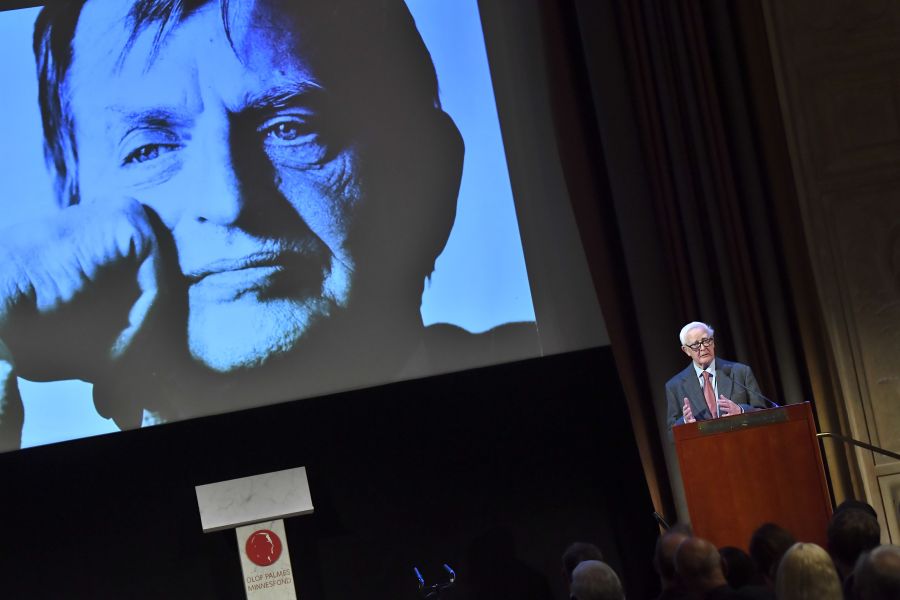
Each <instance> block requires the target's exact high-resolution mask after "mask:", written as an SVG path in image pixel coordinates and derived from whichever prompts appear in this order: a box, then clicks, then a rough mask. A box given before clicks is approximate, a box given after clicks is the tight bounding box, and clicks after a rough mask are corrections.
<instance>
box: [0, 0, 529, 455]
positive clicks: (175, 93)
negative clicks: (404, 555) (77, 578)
mask: <svg viewBox="0 0 900 600" xmlns="http://www.w3.org/2000/svg"><path fill="white" fill-rule="evenodd" d="M0 51H2V55H3V56H4V64H3V65H2V66H0V80H2V81H3V86H4V94H3V95H2V97H0V115H2V119H3V123H2V126H0V208H2V214H3V221H2V223H0V378H2V381H0V384H2V385H3V387H2V398H0V449H3V450H9V449H14V448H18V447H24V446H33V445H39V444H45V443H50V442H54V441H60V440H66V439H72V438H78V437H84V436H89V435H96V434H100V433H106V432H111V431H116V430H119V429H132V428H137V427H141V426H147V425H153V424H160V423H166V422H171V421H178V420H181V419H186V418H191V417H196V416H202V415H210V414H217V413H222V412H228V411H233V410H241V409H245V408H250V407H254V406H261V405H265V404H270V403H274V402H284V401H291V400H296V399H300V398H306V397H311V396H318V395H323V394H328V393H333V392H337V391H343V390H349V389H356V388H360V387H366V386H371V385H378V384H383V383H389V382H393V381H399V380H404V379H410V378H417V377H424V376H428V375H432V374H436V373H443V372H449V371H455V370H460V369H466V368H471V367H476V366H481V365H488V364H495V363H499V362H506V361H511V360H517V359H521V358H525V357H531V356H538V355H540V354H541V349H540V342H539V338H538V335H537V328H536V326H535V323H534V320H535V317H534V308H533V305H532V300H531V292H530V289H529V282H528V276H527V273H526V269H525V260H524V256H523V251H522V243H521V240H520V236H519V230H518V226H517V222H516V213H515V204H514V201H513V196H512V191H511V186H510V182H509V176H508V169H507V168H506V162H505V158H504V149H503V142H502V138H501V133H500V126H499V121H498V117H497V109H496V103H495V100H494V95H493V90H492V86H491V79H490V70H489V67H488V60H487V55H486V52H485V45H484V38H483V34H482V30H481V24H480V19H479V14H478V8H477V2H476V1H475V0H465V1H462V0H452V1H449V0H447V1H433V0H415V1H413V0H409V1H408V2H403V1H402V0H384V1H371V2H369V1H367V2H359V1H358V0H322V1H287V0H256V1H238V0H230V1H228V0H208V1H203V0H132V1H128V2H104V1H100V0H87V1H84V0H79V1H68V2H54V3H51V4H48V5H47V6H46V7H38V8H33V9H22V10H12V11H6V12H2V13H0ZM423 401H427V400H423Z"/></svg>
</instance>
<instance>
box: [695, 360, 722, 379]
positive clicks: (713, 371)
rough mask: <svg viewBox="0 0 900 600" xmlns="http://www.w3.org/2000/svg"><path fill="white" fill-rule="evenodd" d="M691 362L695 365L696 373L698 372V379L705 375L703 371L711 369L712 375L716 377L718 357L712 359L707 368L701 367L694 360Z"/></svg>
mask: <svg viewBox="0 0 900 600" xmlns="http://www.w3.org/2000/svg"><path fill="white" fill-rule="evenodd" d="M691 364H692V365H693V366H694V373H696V374H697V379H700V378H701V377H703V371H709V374H710V375H712V377H713V379H715V378H716V359H712V361H711V362H710V363H709V365H708V366H707V367H706V368H705V369H701V368H700V367H699V366H697V363H695V362H694V361H691Z"/></svg>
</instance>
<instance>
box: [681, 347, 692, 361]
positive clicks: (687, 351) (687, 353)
mask: <svg viewBox="0 0 900 600" xmlns="http://www.w3.org/2000/svg"><path fill="white" fill-rule="evenodd" d="M681 351H682V352H684V353H685V354H686V355H687V357H688V358H690V359H691V360H694V357H693V356H692V355H691V351H690V350H689V349H688V347H687V346H682V347H681Z"/></svg>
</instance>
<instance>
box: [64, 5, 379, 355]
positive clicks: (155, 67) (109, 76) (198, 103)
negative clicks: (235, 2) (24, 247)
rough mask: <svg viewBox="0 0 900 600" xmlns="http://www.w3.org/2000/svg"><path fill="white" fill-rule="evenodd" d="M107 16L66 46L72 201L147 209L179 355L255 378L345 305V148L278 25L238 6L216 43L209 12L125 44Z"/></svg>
mask: <svg viewBox="0 0 900 600" xmlns="http://www.w3.org/2000/svg"><path fill="white" fill-rule="evenodd" d="M114 10H115V11H119V12H111V11H110V4H109V3H100V2H94V3H91V2H89V3H88V4H87V5H86V6H85V8H84V10H83V12H82V14H81V17H80V19H79V22H78V29H77V31H76V35H75V38H74V43H73V54H74V60H73V63H72V67H71V70H70V73H69V76H68V81H67V87H66V96H67V99H68V102H69V103H70V105H69V110H70V111H71V114H72V115H73V117H74V124H75V126H74V133H75V139H76V143H77V147H78V163H79V164H78V172H77V181H78V189H79V195H80V198H81V202H82V203H86V204H88V203H102V202H106V201H108V200H109V199H111V198H121V197H127V198H134V199H136V200H137V201H138V202H140V203H142V204H144V205H145V206H147V207H150V208H151V209H152V210H153V211H155V212H156V213H157V214H158V215H159V217H160V219H161V220H162V222H163V223H164V224H165V226H166V228H167V229H168V230H169V231H170V232H171V235H172V238H173V239H174V244H175V248H176V250H177V257H178V266H179V267H180V270H181V273H182V274H183V276H184V277H185V279H186V283H187V286H188V287H187V290H188V308H189V310H188V315H189V318H188V343H189V349H190V352H191V354H192V355H193V356H194V357H195V358H197V359H198V360H200V361H202V362H203V363H205V364H206V365H208V366H209V367H211V368H212V369H214V370H217V371H229V370H231V369H234V368H236V367H246V366H253V365H254V364H257V363H259V362H261V361H264V360H266V358H267V357H269V356H270V355H272V354H273V353H279V352H283V351H285V350H288V349H290V348H292V347H294V346H295V345H296V344H297V343H298V340H300V339H301V338H302V337H303V336H304V334H306V333H307V332H308V331H309V330H310V329H311V328H313V327H315V326H316V324H317V323H319V322H321V321H322V320H324V319H327V318H328V317H329V316H330V315H332V314H334V313H335V312H337V311H340V310H341V309H342V308H345V307H346V306H347V304H348V302H349V299H350V296H351V291H352V289H353V284H354V278H355V270H356V263H357V261H356V257H355V256H354V255H353V253H352V252H351V250H350V248H349V247H348V243H347V241H348V240H347V233H348V228H349V227H350V226H351V223H352V220H353V216H354V210H355V208H356V206H357V205H358V204H359V203H360V202H361V201H363V199H362V195H363V192H362V190H361V186H360V178H359V171H358V168H357V163H358V156H357V150H356V148H355V147H354V145H353V141H352V140H345V141H343V142H341V143H338V142H337V141H336V140H333V139H330V138H329V135H328V133H327V132H326V131H324V127H323V123H324V122H326V120H327V119H328V118H329V115H328V114H327V111H328V108H327V103H326V102H324V97H325V96H327V94H328V92H327V91H326V90H324V89H323V87H322V85H321V83H320V81H319V80H318V79H317V75H316V72H315V70H314V67H313V65H311V64H310V63H309V62H308V61H307V59H306V58H305V53H304V51H303V50H302V48H301V46H300V40H299V39H298V37H297V36H296V35H295V34H294V29H293V28H292V26H293V25H294V23H293V22H292V19H291V17H290V15H285V14H280V13H279V11H278V10H276V9H274V8H273V7H271V6H269V3H257V4H255V5H247V4H244V5H242V6H240V7H239V8H238V9H237V10H239V11H241V12H240V13H239V14H238V15H235V16H236V17H238V18H234V17H232V18H231V19H230V21H229V25H230V28H229V30H228V31H227V32H226V29H225V27H224V25H223V14H222V12H221V10H220V8H219V5H218V4H217V3H210V4H207V5H205V6H202V7H200V8H199V9H198V10H196V11H195V12H194V13H193V14H191V15H189V16H187V17H186V18H184V20H183V22H182V23H180V24H179V25H178V26H177V27H176V28H174V29H173V30H172V31H170V32H167V34H166V36H165V37H164V39H162V41H161V42H160V41H159V40H157V39H156V36H157V35H158V34H159V31H160V30H159V28H158V26H153V27H147V28H145V29H143V30H141V31H138V32H137V35H136V37H135V38H134V39H133V40H129V35H130V32H129V30H128V28H127V23H128V19H127V15H128V13H127V11H128V7H127V5H126V4H124V3H116V8H115V9H114ZM229 35H230V39H229ZM98 81H103V82H105V85H103V86H102V87H100V86H97V85H96V82H98Z"/></svg>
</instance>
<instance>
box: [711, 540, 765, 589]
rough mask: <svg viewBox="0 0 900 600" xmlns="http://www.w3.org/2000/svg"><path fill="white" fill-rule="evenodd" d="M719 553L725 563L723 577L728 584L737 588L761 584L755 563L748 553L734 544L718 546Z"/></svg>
mask: <svg viewBox="0 0 900 600" xmlns="http://www.w3.org/2000/svg"><path fill="white" fill-rule="evenodd" d="M719 554H720V555H721V556H722V560H723V561H724V563H725V579H727V580H728V585H729V586H731V587H732V588H734V589H736V590H739V589H741V588H742V587H745V586H748V585H761V584H762V583H763V580H762V577H760V575H759V571H758V570H757V568H756V563H754V562H753V559H752V558H750V555H749V554H747V553H746V552H744V551H743V550H741V549H740V548H735V547H734V546H725V547H724V548H719Z"/></svg>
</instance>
